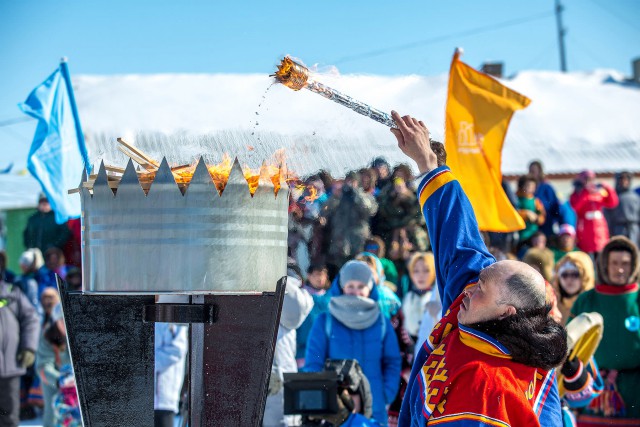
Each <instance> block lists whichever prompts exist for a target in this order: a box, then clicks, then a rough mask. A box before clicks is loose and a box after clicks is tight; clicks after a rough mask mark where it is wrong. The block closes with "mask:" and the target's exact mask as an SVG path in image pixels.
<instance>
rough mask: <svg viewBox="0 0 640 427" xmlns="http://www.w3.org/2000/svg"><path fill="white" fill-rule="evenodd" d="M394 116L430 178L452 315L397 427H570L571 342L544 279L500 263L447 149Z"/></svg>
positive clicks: (426, 350) (435, 239) (424, 198)
mask: <svg viewBox="0 0 640 427" xmlns="http://www.w3.org/2000/svg"><path fill="white" fill-rule="evenodd" d="M391 114H392V117H393V119H394V121H395V123H396V125H397V126H398V128H397V129H396V128H392V129H391V132H392V133H393V134H394V135H395V137H396V138H397V142H398V147H399V148H400V149H401V150H402V151H403V152H404V153H405V154H406V155H407V156H409V157H410V158H411V159H413V160H414V161H415V162H416V163H417V165H418V169H419V171H420V172H421V173H422V174H423V177H422V178H421V182H420V185H419V187H418V194H420V202H421V205H422V208H423V213H424V216H425V220H426V221H427V228H428V231H429V236H430V238H431V242H432V248H433V253H434V256H435V260H436V282H437V286H438V288H439V291H440V294H441V296H442V306H443V310H444V313H443V318H442V319H441V320H440V322H438V324H437V325H436V327H435V328H434V330H433V332H432V333H431V335H430V337H429V340H428V341H427V342H425V344H424V345H423V346H422V347H421V349H420V351H419V352H418V355H417V357H416V360H415V362H414V364H413V369H412V372H411V376H410V379H409V384H408V386H407V393H406V394H405V398H404V400H403V402H402V409H401V411H400V419H399V423H398V425H399V426H400V427H409V426H412V427H424V426H426V425H434V426H435V425H442V426H444V425H450V426H453V425H458V426H483V425H484V426H487V425H494V426H505V427H506V426H543V427H547V426H549V427H551V426H553V427H557V426H559V425H561V415H562V414H561V411H560V401H559V397H558V391H557V387H555V385H554V381H553V377H554V370H553V368H555V367H556V366H558V365H560V364H561V363H562V361H563V360H564V359H565V357H566V354H567V342H566V333H565V331H564V330H563V328H562V326H560V325H558V324H556V323H555V322H554V321H553V320H552V319H551V318H550V317H549V316H548V313H549V310H548V307H547V304H546V299H545V298H546V292H545V282H544V279H543V277H542V276H541V275H540V274H539V273H538V272H536V270H535V269H533V268H532V267H530V266H528V265H526V264H524V263H522V262H519V261H512V260H505V261H500V262H496V260H495V258H494V257H493V256H492V255H491V254H490V253H489V251H488V249H487V248H486V246H485V243H484V240H483V238H482V236H481V235H480V232H479V231H478V224H477V222H476V218H475V215H474V213H473V209H472V207H471V204H470V203H469V200H468V199H467V197H466V195H465V194H464V191H463V190H462V187H461V186H460V183H459V182H458V181H457V180H456V178H455V176H454V175H453V174H452V173H451V171H450V170H449V168H448V167H447V166H446V165H445V164H444V159H442V157H440V156H438V154H437V151H436V150H434V149H433V148H432V147H433V146H434V145H438V146H440V148H443V146H442V144H440V143H437V142H435V141H432V140H431V138H430V133H429V130H428V129H427V127H426V126H425V125H424V123H423V122H422V121H419V120H418V119H416V118H413V117H411V116H408V115H407V116H404V117H401V116H400V115H399V114H398V113H397V112H395V111H392V112H391Z"/></svg>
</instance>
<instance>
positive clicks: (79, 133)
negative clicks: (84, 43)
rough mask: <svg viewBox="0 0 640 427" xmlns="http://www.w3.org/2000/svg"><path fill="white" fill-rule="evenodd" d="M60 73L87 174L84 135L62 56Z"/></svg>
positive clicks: (65, 63) (88, 171)
mask: <svg viewBox="0 0 640 427" xmlns="http://www.w3.org/2000/svg"><path fill="white" fill-rule="evenodd" d="M60 72H61V73H62V77H64V81H65V83H66V86H67V93H68V95H69V103H70V104H71V111H72V112H73V120H74V122H75V123H74V124H75V128H76V136H77V138H78V144H79V146H80V153H81V154H82V158H83V160H84V168H85V169H86V170H87V173H90V172H91V171H90V170H89V154H88V153H87V147H86V145H85V143H84V133H82V127H81V126H80V116H79V115H78V107H77V106H76V97H75V95H74V94H73V86H71V74H70V73H69V66H68V65H67V57H66V56H63V57H62V58H61V59H60Z"/></svg>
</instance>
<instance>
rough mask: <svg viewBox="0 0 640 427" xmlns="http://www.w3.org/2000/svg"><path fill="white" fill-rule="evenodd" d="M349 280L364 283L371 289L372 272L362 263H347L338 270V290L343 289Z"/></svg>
mask: <svg viewBox="0 0 640 427" xmlns="http://www.w3.org/2000/svg"><path fill="white" fill-rule="evenodd" d="M350 280H357V281H358V282H362V283H365V284H366V285H367V286H368V287H369V289H373V272H372V271H371V269H370V268H369V266H368V265H367V264H366V263H365V262H363V261H349V262H347V263H346V264H345V265H343V266H342V268H341V269H340V288H344V285H346V284H347V283H348V282H349V281H350Z"/></svg>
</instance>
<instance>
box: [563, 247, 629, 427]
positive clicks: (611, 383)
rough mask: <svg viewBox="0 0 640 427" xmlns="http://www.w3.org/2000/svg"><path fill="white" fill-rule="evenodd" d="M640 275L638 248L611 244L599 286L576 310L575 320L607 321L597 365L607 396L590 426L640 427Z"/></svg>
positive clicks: (595, 404)
mask: <svg viewBox="0 0 640 427" xmlns="http://www.w3.org/2000/svg"><path fill="white" fill-rule="evenodd" d="M639 271H640V265H639V263H638V248H637V247H636V245H635V244H633V243H632V242H631V241H630V240H629V239H627V238H626V237H623V236H615V237H613V238H611V240H610V241H609V243H607V245H606V246H605V247H604V249H603V250H602V253H601V255H600V257H599V258H598V276H599V284H597V285H596V286H595V288H594V289H591V290H589V291H586V292H584V293H582V294H580V296H579V297H578V299H577V300H576V302H575V303H574V305H573V307H572V308H571V314H572V315H573V316H577V315H578V314H580V313H588V312H591V311H595V312H598V313H600V314H601V315H602V317H603V318H604V334H603V337H602V342H601V343H600V346H599V347H598V350H597V351H596V353H595V359H596V362H597V363H598V365H599V367H600V369H601V374H602V377H603V378H604V380H605V390H604V391H603V393H602V394H601V395H600V396H599V397H598V398H596V399H594V400H593V401H592V402H591V405H590V406H589V408H588V414H584V415H582V417H583V418H584V422H589V423H590V424H589V425H596V426H597V425H640V309H639V305H640V293H639V292H638V283H637V278H638V272H639ZM581 420H582V418H581ZM616 420H618V421H619V423H616ZM630 420H631V421H630Z"/></svg>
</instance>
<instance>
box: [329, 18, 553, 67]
mask: <svg viewBox="0 0 640 427" xmlns="http://www.w3.org/2000/svg"><path fill="white" fill-rule="evenodd" d="M553 15H554V12H553V11H547V12H543V13H539V14H535V15H529V16H525V17H521V18H516V19H510V20H507V21H503V22H498V23H495V24H491V25H484V26H482V27H476V28H472V29H469V30H465V31H458V32H455V33H449V34H443V35H441V36H436V37H432V38H428V39H423V40H417V41H414V42H411V43H404V44H400V45H396V46H389V47H386V48H382V49H374V50H370V51H367V52H362V53H359V54H355V55H349V56H344V57H342V58H339V59H337V60H335V61H332V62H331V64H335V65H340V64H344V63H346V62H352V61H357V60H360V59H366V58H373V57H375V56H381V55H386V54H387V53H391V52H398V51H402V50H408V49H414V48H416V47H420V46H424V45H427V44H431V43H437V42H441V41H446V40H450V39H454V38H459V37H468V36H473V35H476V34H482V33H486V32H490V31H496V30H500V29H502V28H507V27H512V26H514V25H519V24H524V23H527V22H533V21H538V20H541V19H544V18H548V17H550V16H553Z"/></svg>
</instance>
